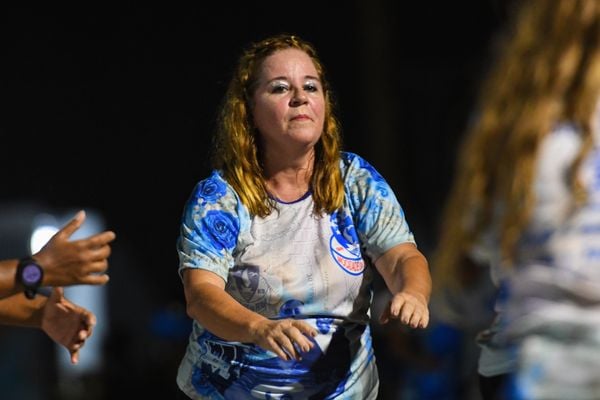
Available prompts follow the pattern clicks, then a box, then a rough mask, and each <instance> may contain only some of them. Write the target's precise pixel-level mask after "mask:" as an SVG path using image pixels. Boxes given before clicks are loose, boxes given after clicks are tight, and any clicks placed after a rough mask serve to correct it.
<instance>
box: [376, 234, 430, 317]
mask: <svg viewBox="0 0 600 400" xmlns="http://www.w3.org/2000/svg"><path fill="white" fill-rule="evenodd" d="M375 267H376V268H377V270H378V271H379V273H380V274H381V276H382V277H383V279H384V281H385V283H386V286H387V287H388V289H389V291H390V292H391V293H392V296H393V297H392V299H391V300H390V303H389V305H388V307H386V308H385V310H384V311H383V313H382V315H381V317H380V322H381V323H382V324H385V323H387V322H388V321H389V320H390V319H399V320H400V321H401V322H402V323H404V324H407V325H410V326H411V327H413V328H417V327H419V328H425V327H426V326H427V324H428V323H429V308H428V303H429V296H430V295H431V275H430V272H429V266H428V263H427V259H426V258H425V256H423V254H422V253H421V252H420V251H419V250H417V247H416V246H415V245H414V244H412V243H403V244H399V245H397V246H395V247H393V248H391V249H390V250H388V251H386V252H385V253H384V254H383V255H382V256H381V257H379V258H378V259H377V260H376V261H375Z"/></svg>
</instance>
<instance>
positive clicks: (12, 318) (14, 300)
mask: <svg viewBox="0 0 600 400" xmlns="http://www.w3.org/2000/svg"><path fill="white" fill-rule="evenodd" d="M46 301H47V298H46V297H44V296H36V297H35V299H31V300H30V299H28V298H26V297H25V296H24V295H23V293H17V294H15V295H12V296H9V297H6V298H3V299H0V324H4V325H15V326H25V327H31V328H39V327H41V321H42V309H43V307H44V304H46Z"/></svg>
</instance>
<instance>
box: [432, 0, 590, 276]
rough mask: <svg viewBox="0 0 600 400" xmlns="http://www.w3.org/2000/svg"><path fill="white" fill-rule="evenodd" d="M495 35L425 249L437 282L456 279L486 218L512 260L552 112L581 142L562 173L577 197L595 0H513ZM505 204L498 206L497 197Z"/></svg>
mask: <svg viewBox="0 0 600 400" xmlns="http://www.w3.org/2000/svg"><path fill="white" fill-rule="evenodd" d="M515 5H516V6H519V7H520V8H519V9H516V10H514V11H516V14H515V15H513V17H514V19H513V20H512V21H513V23H512V24H511V25H509V30H507V31H506V34H505V35H504V36H501V37H500V39H499V41H498V42H496V44H497V45H498V46H499V47H497V48H496V49H495V50H497V51H498V53H497V56H498V58H497V60H496V63H495V64H493V66H492V68H491V69H490V70H489V72H488V73H489V75H488V76H487V80H485V81H484V82H483V85H482V87H481V93H480V97H479V102H478V108H477V110H478V112H479V113H478V115H477V118H476V120H475V121H474V123H473V124H472V125H471V126H470V128H469V129H468V131H467V134H466V136H465V140H464V142H463V143H462V147H461V151H460V152H459V154H458V159H457V161H458V162H457V170H456V175H455V180H454V185H453V186H452V188H451V190H450V194H449V198H448V201H447V203H446V207H445V213H444V215H443V218H442V221H441V225H440V228H441V232H440V236H439V242H438V246H437V249H436V251H435V252H434V255H433V263H432V267H433V268H434V273H435V275H436V276H435V281H436V284H438V285H444V284H445V283H449V282H453V283H458V282H457V278H458V277H459V276H461V274H460V272H461V269H460V268H461V264H464V263H463V261H464V257H465V256H466V255H467V254H468V252H469V250H470V249H471V248H472V246H473V244H474V242H475V241H476V240H477V238H478V236H479V235H480V234H481V233H482V231H483V230H484V229H486V228H488V227H489V226H490V224H491V223H492V219H494V222H498V223H499V240H500V243H499V245H500V251H501V255H502V258H503V262H502V265H503V266H505V267H508V268H510V267H511V261H512V260H513V258H514V251H515V247H516V244H517V242H518V240H519V238H520V236H521V234H522V231H523V229H524V228H525V226H526V224H527V222H528V220H529V218H530V214H531V211H532V207H533V204H534V193H533V188H532V185H533V180H534V173H535V167H536V161H537V156H538V150H539V147H540V143H541V142H542V140H543V139H544V137H545V135H547V134H548V133H549V132H550V131H551V129H552V127H553V126H554V125H555V124H556V123H558V122H560V121H570V122H572V123H574V124H576V126H577V127H578V129H579V132H580V133H581V137H582V142H583V146H582V147H581V149H580V151H579V154H578V155H577V157H576V159H575V162H574V164H573V166H572V167H571V172H570V174H569V176H568V177H566V179H568V183H569V185H570V187H571V191H572V195H573V199H574V205H575V206H577V205H580V204H581V203H583V202H584V201H585V193H584V191H583V189H582V186H581V185H580V183H579V181H578V180H577V179H576V172H577V170H578V168H579V166H580V164H581V163H582V161H583V159H584V157H585V156H586V155H587V154H588V153H589V151H590V149H591V147H592V144H593V138H592V132H591V123H592V118H593V114H594V109H595V106H596V104H597V101H598V95H599V93H600V43H599V41H600V1H597V0H552V1H547V0H540V1H525V2H524V1H520V2H516V3H515ZM498 204H502V206H503V213H502V214H501V215H500V217H499V220H496V218H498V215H495V214H494V213H496V212H497V209H496V207H497V205H498Z"/></svg>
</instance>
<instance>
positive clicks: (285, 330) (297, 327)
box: [258, 319, 317, 360]
mask: <svg viewBox="0 0 600 400" xmlns="http://www.w3.org/2000/svg"><path fill="white" fill-rule="evenodd" d="M316 334H317V332H316V330H315V329H314V328H313V327H312V326H310V325H309V324H307V323H306V322H304V321H296V320H290V319H285V320H278V321H269V322H268V323H267V324H266V325H265V328H264V329H263V330H262V334H261V335H262V336H263V338H262V339H259V341H258V344H259V345H261V342H262V343H264V346H263V347H266V348H267V349H268V350H271V351H273V352H274V353H275V354H277V356H279V357H280V358H282V359H283V360H290V359H296V360H300V359H301V353H302V352H307V351H310V349H312V347H313V346H314V344H313V343H312V342H311V341H310V339H309V338H308V337H307V336H316Z"/></svg>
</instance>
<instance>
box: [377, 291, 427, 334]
mask: <svg viewBox="0 0 600 400" xmlns="http://www.w3.org/2000/svg"><path fill="white" fill-rule="evenodd" d="M390 319H398V320H400V322H402V323H403V324H405V325H408V326H410V327H412V328H426V327H427V325H428V324H429V308H428V307H427V300H426V299H425V297H424V296H423V295H421V294H412V293H409V292H399V293H396V294H395V295H394V297H392V299H391V300H390V301H389V303H388V305H387V306H386V307H385V308H384V310H383V312H382V313H381V316H380V317H379V322H380V323H382V324H386V323H388V322H389V320H390Z"/></svg>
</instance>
